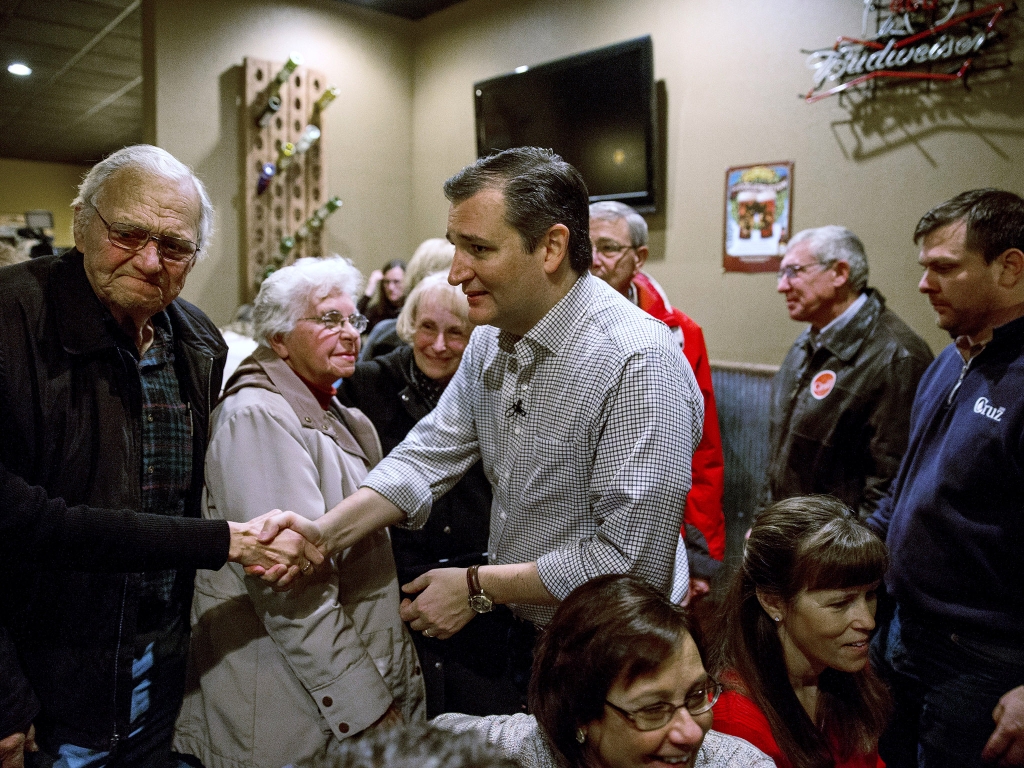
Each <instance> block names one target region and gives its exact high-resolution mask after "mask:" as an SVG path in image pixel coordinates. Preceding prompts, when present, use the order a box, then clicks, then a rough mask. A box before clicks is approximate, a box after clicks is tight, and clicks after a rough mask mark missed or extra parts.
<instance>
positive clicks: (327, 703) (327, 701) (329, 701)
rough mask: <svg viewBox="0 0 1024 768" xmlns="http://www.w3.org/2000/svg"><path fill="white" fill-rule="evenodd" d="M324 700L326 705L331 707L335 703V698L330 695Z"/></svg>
mask: <svg viewBox="0 0 1024 768" xmlns="http://www.w3.org/2000/svg"><path fill="white" fill-rule="evenodd" d="M323 702H324V706H325V707H329V706H331V705H332V704H333V703H334V699H332V698H331V697H330V696H324V698H323Z"/></svg>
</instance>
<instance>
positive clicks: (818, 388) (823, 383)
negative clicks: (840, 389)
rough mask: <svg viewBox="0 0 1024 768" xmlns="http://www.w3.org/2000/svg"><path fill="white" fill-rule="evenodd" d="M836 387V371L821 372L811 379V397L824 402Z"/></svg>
mask: <svg viewBox="0 0 1024 768" xmlns="http://www.w3.org/2000/svg"><path fill="white" fill-rule="evenodd" d="M835 385H836V372H835V371H819V372H818V373H816V374H815V375H814V378H813V379H811V397H813V398H814V399H815V400H823V399H824V398H825V397H827V396H828V393H829V392H831V391H832V388H833V387H834V386H835Z"/></svg>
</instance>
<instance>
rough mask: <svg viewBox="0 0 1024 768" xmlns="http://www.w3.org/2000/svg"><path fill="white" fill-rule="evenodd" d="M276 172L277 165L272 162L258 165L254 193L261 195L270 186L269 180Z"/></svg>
mask: <svg viewBox="0 0 1024 768" xmlns="http://www.w3.org/2000/svg"><path fill="white" fill-rule="evenodd" d="M275 173H277V165H275V164H274V163H263V165H261V166H260V177H259V179H257V180H256V194H257V195H262V194H263V193H264V192H266V191H267V187H269V186H270V180H271V179H272V178H274V174H275Z"/></svg>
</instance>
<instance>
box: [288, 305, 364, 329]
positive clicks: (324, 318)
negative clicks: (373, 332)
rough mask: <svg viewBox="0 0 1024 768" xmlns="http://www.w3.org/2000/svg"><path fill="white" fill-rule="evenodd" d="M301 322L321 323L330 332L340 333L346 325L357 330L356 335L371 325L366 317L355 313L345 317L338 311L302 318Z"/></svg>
mask: <svg viewBox="0 0 1024 768" xmlns="http://www.w3.org/2000/svg"><path fill="white" fill-rule="evenodd" d="M299 319H300V320H308V321H309V322H311V323H319V324H320V325H322V326H323V327H324V328H326V329H327V330H328V331H340V330H341V329H342V328H343V327H344V326H345V323H348V324H349V325H351V326H352V327H353V328H355V329H356V333H362V332H363V331H365V330H366V328H367V326H369V325H370V321H369V320H367V319H366V316H365V315H360V314H359V313H358V312H353V313H352V314H351V315H343V314H341V312H339V311H338V310H336V309H332V310H331V311H330V312H324V313H323V314H322V315H320V317H300V318H299Z"/></svg>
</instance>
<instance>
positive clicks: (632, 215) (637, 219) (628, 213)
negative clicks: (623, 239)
mask: <svg viewBox="0 0 1024 768" xmlns="http://www.w3.org/2000/svg"><path fill="white" fill-rule="evenodd" d="M590 218H592V219H597V220H598V221H609V222H614V221H618V220H619V219H625V220H626V224H628V225H629V240H630V242H629V244H630V245H631V246H633V247H634V248H639V247H640V246H641V245H647V222H646V221H645V220H644V217H643V216H641V215H640V214H639V213H637V211H636V209H635V208H631V207H630V206H628V205H626V204H625V203H620V202H618V201H617V200H602V201H601V202H599V203H591V204H590Z"/></svg>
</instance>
